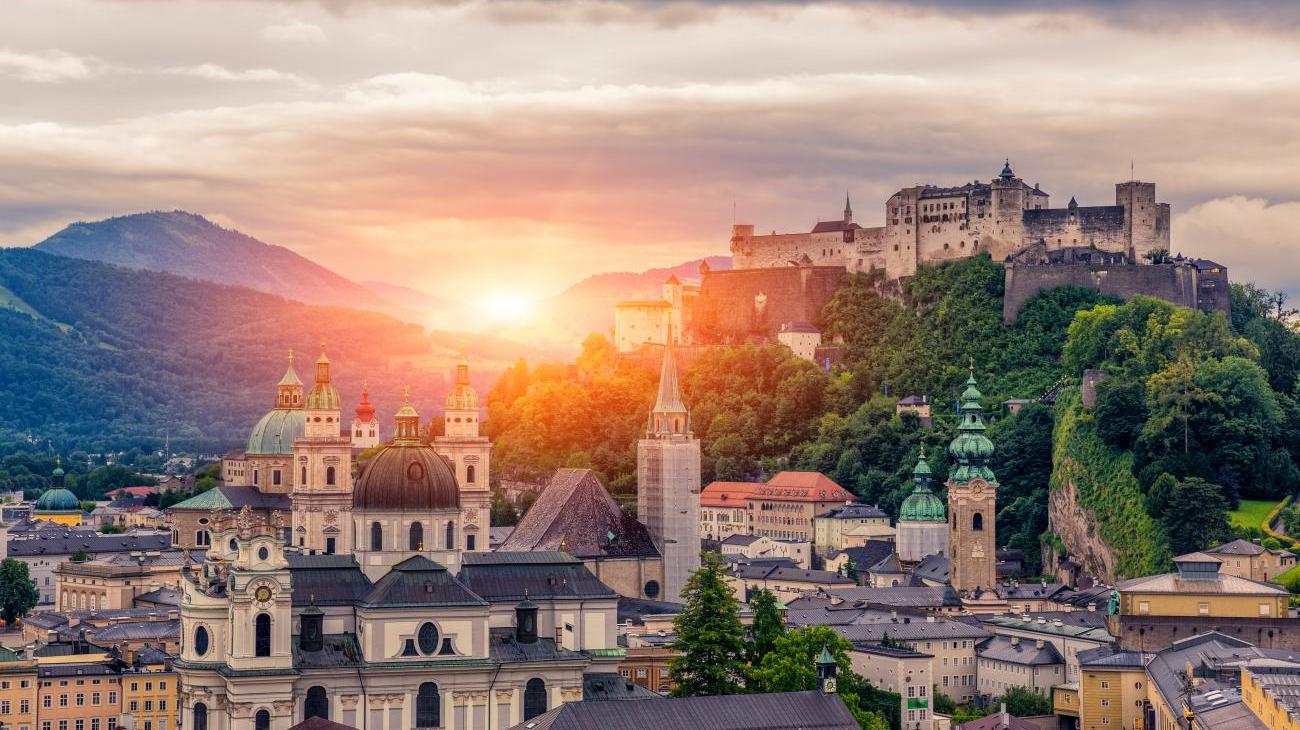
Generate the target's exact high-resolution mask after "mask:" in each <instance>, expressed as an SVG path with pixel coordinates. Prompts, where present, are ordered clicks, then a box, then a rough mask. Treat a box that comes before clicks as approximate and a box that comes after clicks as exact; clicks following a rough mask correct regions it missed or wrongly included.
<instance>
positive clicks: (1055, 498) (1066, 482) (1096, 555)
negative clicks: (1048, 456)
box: [1044, 458, 1118, 583]
mask: <svg viewBox="0 0 1300 730" xmlns="http://www.w3.org/2000/svg"><path fill="white" fill-rule="evenodd" d="M1063 461H1064V462H1065V463H1062V464H1056V465H1054V474H1053V479H1052V481H1053V489H1052V490H1051V492H1050V493H1049V495H1048V497H1047V524H1048V527H1049V528H1050V529H1051V531H1052V534H1054V535H1056V536H1057V538H1059V539H1060V541H1061V543H1062V544H1064V545H1065V549H1066V551H1067V552H1068V553H1069V555H1070V557H1071V558H1072V559H1073V560H1074V562H1076V563H1078V564H1079V565H1080V566H1081V567H1082V568H1083V572H1084V573H1086V574H1088V575H1091V576H1093V577H1095V578H1097V579H1098V580H1100V581H1102V582H1103V583H1114V582H1115V566H1116V564H1117V563H1118V559H1117V558H1116V555H1115V551H1114V550H1113V549H1112V548H1111V546H1110V545H1108V544H1107V543H1106V541H1105V540H1103V539H1101V536H1100V534H1099V533H1098V521H1097V515H1096V514H1095V513H1093V511H1092V510H1090V509H1088V508H1087V507H1084V506H1083V505H1081V504H1080V503H1079V489H1078V487H1077V486H1076V484H1075V479H1074V478H1073V476H1072V473H1073V472H1074V471H1075V470H1077V469H1079V468H1081V466H1080V465H1079V464H1078V463H1075V462H1073V461H1071V460H1070V459H1069V458H1066V459H1064V460H1063ZM1058 475H1059V481H1058ZM1049 557H1051V558H1052V560H1051V564H1052V566H1053V567H1055V565H1056V560H1055V558H1059V557H1060V556H1044V564H1045V565H1046V564H1047V563H1048V560H1047V559H1048V558H1049Z"/></svg>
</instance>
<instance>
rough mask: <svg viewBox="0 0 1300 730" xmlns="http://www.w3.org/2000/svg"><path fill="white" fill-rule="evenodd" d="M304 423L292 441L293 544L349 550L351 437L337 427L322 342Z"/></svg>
mask: <svg viewBox="0 0 1300 730" xmlns="http://www.w3.org/2000/svg"><path fill="white" fill-rule="evenodd" d="M304 405H305V410H304V413H305V415H306V421H307V422H306V426H305V427H304V429H303V436H302V438H299V439H296V440H295V441H294V442H293V464H294V467H293V468H294V480H293V491H292V492H291V493H290V499H291V500H292V502H293V531H292V535H293V544H294V546H295V547H299V548H302V549H304V550H315V551H317V552H322V553H326V554H332V553H349V552H351V551H352V530H351V529H348V527H349V526H350V525H351V524H352V516H351V512H352V439H351V438H350V437H349V436H344V435H343V433H342V431H341V430H340V427H341V422H342V420H343V418H342V410H341V405H340V401H339V392H338V390H336V389H335V388H334V383H333V381H332V379H331V374H330V359H329V357H327V356H326V355H325V343H324V342H322V343H321V352H320V357H318V358H316V382H315V383H314V384H313V385H312V388H311V391H310V392H309V393H307V398H306V400H305V404H304Z"/></svg>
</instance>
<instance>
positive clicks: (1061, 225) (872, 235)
mask: <svg viewBox="0 0 1300 730" xmlns="http://www.w3.org/2000/svg"><path fill="white" fill-rule="evenodd" d="M1036 244H1037V245H1040V246H1043V247H1045V248H1046V249H1047V250H1048V251H1051V250H1056V249H1063V248H1071V247H1084V248H1090V249H1095V250H1099V251H1104V252H1111V253H1118V254H1122V255H1123V256H1124V258H1125V260H1127V261H1128V262H1132V263H1137V262H1141V261H1144V260H1149V259H1150V258H1151V257H1152V256H1154V255H1155V254H1156V252H1167V251H1169V204H1168V203H1157V202H1156V186H1155V183H1147V182H1137V181H1129V182H1121V183H1117V184H1116V185H1115V204H1114V205H1095V206H1081V205H1079V204H1078V202H1076V201H1075V199H1074V198H1070V202H1069V204H1068V205H1066V207H1064V208H1052V207H1051V197H1050V196H1049V195H1048V193H1047V192H1045V191H1044V190H1042V189H1041V188H1040V187H1039V186H1038V185H1037V184H1035V185H1032V186H1031V185H1029V184H1028V183H1026V182H1025V181H1024V180H1021V179H1020V178H1019V177H1017V176H1016V174H1015V172H1014V171H1013V170H1012V169H1011V163H1010V161H1009V160H1008V161H1007V162H1006V164H1004V165H1003V167H1002V172H1001V173H1000V174H999V175H998V176H997V177H995V178H993V179H992V180H990V181H989V182H987V183H982V182H979V181H978V180H976V181H974V182H969V183H966V184H965V185H960V186H957V187H946V188H945V187H936V186H934V185H917V186H914V187H910V188H904V189H902V190H899V191H898V192H896V193H894V194H893V195H891V196H890V197H889V200H888V201H886V203H885V225H883V226H876V227H873V228H864V227H862V226H860V225H858V224H857V223H854V222H853V208H852V206H851V205H850V203H849V201H848V199H847V198H846V199H845V201H844V218H843V219H842V220H835V221H821V222H819V223H817V224H816V225H815V226H813V229H812V230H811V231H809V232H807V233H776V232H773V233H771V234H769V235H755V234H754V226H753V225H749V224H745V225H735V226H733V227H732V235H731V255H732V261H733V263H734V267H735V268H737V269H761V268H769V267H774V266H790V265H792V264H794V265H797V264H800V263H803V264H812V265H816V266H843V267H844V268H845V269H847V270H848V271H868V270H870V269H872V268H875V269H881V270H883V271H884V272H885V273H886V275H887V276H888V277H889V278H891V279H899V278H902V277H905V276H911V275H912V274H914V273H916V268H917V266H919V265H921V264H937V263H941V262H943V261H950V260H952V259H961V258H966V257H968V256H973V255H975V254H978V253H984V252H987V253H988V254H989V255H991V256H992V257H993V260H994V261H1002V260H1004V259H1006V258H1007V257H1008V256H1011V255H1012V254H1015V253H1017V252H1019V251H1021V250H1022V249H1025V248H1027V247H1029V246H1033V245H1036Z"/></svg>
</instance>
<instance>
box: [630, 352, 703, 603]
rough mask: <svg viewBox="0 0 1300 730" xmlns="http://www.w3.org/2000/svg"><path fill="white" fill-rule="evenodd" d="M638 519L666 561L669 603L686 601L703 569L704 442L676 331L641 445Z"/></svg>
mask: <svg viewBox="0 0 1300 730" xmlns="http://www.w3.org/2000/svg"><path fill="white" fill-rule="evenodd" d="M636 476H637V495H636V506H637V517H638V518H639V519H640V520H641V522H643V523H645V526H646V529H647V530H648V531H649V532H650V537H651V538H652V539H653V540H654V542H655V547H657V548H659V552H660V553H661V554H662V555H663V558H664V583H665V585H664V600H666V601H673V602H679V601H681V594H682V589H683V588H684V587H685V586H686V581H687V579H689V578H690V577H691V573H692V572H693V571H695V569H696V568H699V567H700V440H699V439H697V438H695V436H694V435H693V434H692V433H691V415H690V412H689V411H687V410H686V405H685V404H683V403H682V395H681V390H680V389H679V388H678V385H677V363H676V361H675V360H674V357H673V338H672V333H671V331H670V332H669V334H668V342H667V345H665V347H664V361H663V368H662V370H661V371H660V373H659V397H658V399H657V400H656V401H655V405H654V408H653V409H652V410H651V411H650V418H649V423H648V424H647V428H646V435H645V438H643V439H641V440H640V441H639V442H637V448H636Z"/></svg>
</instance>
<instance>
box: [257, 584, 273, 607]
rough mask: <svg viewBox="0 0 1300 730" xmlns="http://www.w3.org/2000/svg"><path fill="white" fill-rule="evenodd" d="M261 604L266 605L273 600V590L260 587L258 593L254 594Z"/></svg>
mask: <svg viewBox="0 0 1300 730" xmlns="http://www.w3.org/2000/svg"><path fill="white" fill-rule="evenodd" d="M253 596H254V597H255V598H257V601H258V602H259V603H266V602H267V601H269V600H271V589H270V588H269V587H267V586H258V587H257V592H256V593H254V594H253Z"/></svg>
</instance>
